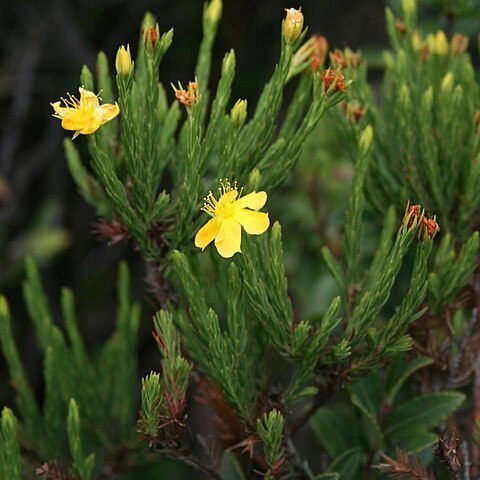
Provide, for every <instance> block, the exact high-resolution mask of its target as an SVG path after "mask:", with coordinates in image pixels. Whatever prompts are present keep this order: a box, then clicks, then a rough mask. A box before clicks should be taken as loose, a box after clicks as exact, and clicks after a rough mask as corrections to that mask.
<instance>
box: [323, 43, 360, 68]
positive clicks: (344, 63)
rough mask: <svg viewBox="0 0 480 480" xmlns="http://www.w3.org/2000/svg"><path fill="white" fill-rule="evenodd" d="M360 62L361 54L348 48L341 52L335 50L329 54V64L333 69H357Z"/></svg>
mask: <svg viewBox="0 0 480 480" xmlns="http://www.w3.org/2000/svg"><path fill="white" fill-rule="evenodd" d="M361 61H362V56H361V54H360V53H359V52H354V51H353V50H351V49H350V48H348V47H347V48H346V49H345V50H344V51H343V52H342V51H341V50H339V49H338V48H336V49H335V50H334V51H333V52H331V53H330V63H331V64H332V67H333V68H347V67H348V68H357V67H358V66H359V65H360V63H361Z"/></svg>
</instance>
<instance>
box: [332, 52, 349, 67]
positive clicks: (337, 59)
mask: <svg viewBox="0 0 480 480" xmlns="http://www.w3.org/2000/svg"><path fill="white" fill-rule="evenodd" d="M330 63H331V64H332V67H333V68H345V67H346V66H347V61H346V59H345V56H344V55H343V52H342V51H341V50H340V49H338V48H336V49H335V50H334V51H333V52H330Z"/></svg>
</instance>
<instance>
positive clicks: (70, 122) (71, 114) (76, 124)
mask: <svg viewBox="0 0 480 480" xmlns="http://www.w3.org/2000/svg"><path fill="white" fill-rule="evenodd" d="M63 110H64V112H63V113H61V114H60V115H62V117H63V120H62V127H63V128H64V129H65V130H82V129H83V128H84V127H85V125H86V124H87V123H88V121H89V118H88V116H87V115H85V113H83V112H82V111H81V110H77V109H75V108H65V109H63Z"/></svg>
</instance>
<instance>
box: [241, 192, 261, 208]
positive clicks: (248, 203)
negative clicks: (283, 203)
mask: <svg viewBox="0 0 480 480" xmlns="http://www.w3.org/2000/svg"><path fill="white" fill-rule="evenodd" d="M266 201H267V194H266V193H265V192H258V193H256V192H252V193H249V194H248V195H245V196H244V197H241V198H240V199H239V200H237V202H236V203H235V207H236V208H238V209H241V208H251V209H252V210H260V209H261V208H262V207H263V206H264V205H265V202H266Z"/></svg>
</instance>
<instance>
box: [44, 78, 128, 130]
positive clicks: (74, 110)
mask: <svg viewBox="0 0 480 480" xmlns="http://www.w3.org/2000/svg"><path fill="white" fill-rule="evenodd" d="M78 90H79V92H80V100H77V99H76V98H75V97H74V96H72V95H70V94H68V99H65V98H62V101H63V103H64V105H65V106H64V107H62V106H60V105H61V102H55V103H50V105H51V106H52V107H53V109H54V110H55V114H54V115H53V116H54V117H55V118H59V119H60V120H61V121H62V127H63V128H64V129H65V130H75V134H74V135H73V138H76V137H77V136H78V135H80V134H83V135H88V134H90V133H93V132H95V131H96V130H98V129H99V128H100V127H101V126H102V125H103V124H104V123H107V122H108V121H110V120H112V119H113V118H115V117H116V116H117V115H118V113H119V112H120V108H119V106H118V105H117V102H115V104H111V103H106V104H104V105H100V102H99V96H98V95H95V94H94V93H93V92H89V91H88V90H85V89H84V88H82V87H80V88H79V89H78Z"/></svg>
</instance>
